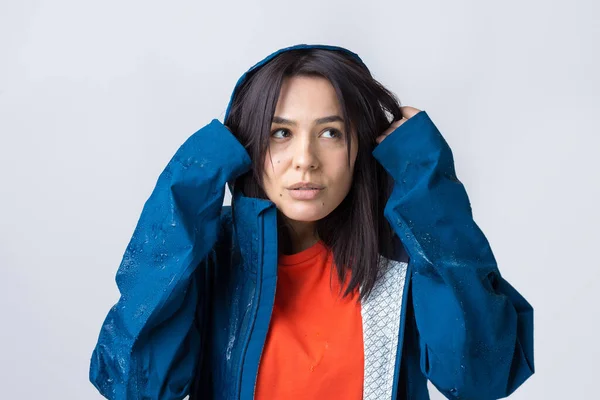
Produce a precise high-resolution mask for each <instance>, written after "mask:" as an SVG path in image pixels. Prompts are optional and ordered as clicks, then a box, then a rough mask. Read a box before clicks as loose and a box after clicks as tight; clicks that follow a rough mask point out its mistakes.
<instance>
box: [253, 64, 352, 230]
mask: <svg viewBox="0 0 600 400" xmlns="http://www.w3.org/2000/svg"><path fill="white" fill-rule="evenodd" d="M348 134H349V133H348V132H346V131H345V130H344V121H343V120H342V110H341V107H340V104H339V102H338V99H337V96H336V93H335V90H334V88H333V86H332V85H331V83H330V82H329V81H328V80H327V79H325V78H322V77H313V76H310V77H309V76H295V77H291V78H286V79H285V80H284V81H283V84H282V86H281V92H280V95H279V100H278V102H277V106H276V109H275V115H274V117H273V121H272V124H271V137H270V144H269V151H268V152H267V155H266V157H265V164H264V176H263V178H264V179H263V181H264V189H265V192H266V194H267V196H268V197H269V199H270V200H271V201H273V202H274V203H275V204H276V206H277V208H278V209H279V210H280V211H281V212H282V213H283V214H284V216H285V217H287V218H288V219H290V220H292V221H304V222H311V221H317V220H319V219H321V218H323V217H325V216H327V215H328V214H329V213H330V212H332V211H333V210H334V209H335V208H336V207H337V206H338V205H339V204H340V203H341V202H342V200H343V199H344V197H346V194H348V191H349V190H350V186H351V184H352V174H353V171H354V163H355V161H356V155H357V152H358V146H357V138H356V135H355V134H353V135H352V138H351V151H350V155H351V157H350V163H348V150H347V147H346V146H347V144H346V140H345V137H346V135H348ZM269 156H270V157H269ZM296 184H308V188H300V189H294V188H293V186H294V185H296Z"/></svg>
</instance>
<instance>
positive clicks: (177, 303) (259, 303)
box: [90, 45, 534, 399]
mask: <svg viewBox="0 0 600 400" xmlns="http://www.w3.org/2000/svg"><path fill="white" fill-rule="evenodd" d="M306 47H324V48H330V49H338V50H340V51H347V52H348V50H346V49H341V48H335V47H333V46H318V45H314V46H312V45H299V46H292V47H288V48H286V49H282V50H279V51H277V52H275V53H273V54H272V55H270V56H269V57H267V58H265V60H263V61H261V62H259V63H258V64H256V65H255V66H253V67H252V68H251V70H254V69H256V68H258V67H260V65H262V64H264V62H266V60H269V59H271V58H273V57H274V56H275V55H276V54H279V53H280V52H282V51H287V50H289V49H294V48H306ZM349 53H351V52H349ZM351 54H354V53H351ZM356 57H358V56H356ZM246 76H247V74H245V75H244V76H242V78H240V81H238V83H237V84H236V88H238V87H239V85H240V84H241V83H242V82H243V80H244V79H245V77H246ZM234 95H235V90H234V93H233V94H232V98H233V96H234ZM230 104H231V103H230ZM228 110H229V106H228ZM373 156H374V157H375V158H376V159H377V160H378V161H379V162H380V163H381V164H382V165H383V167H384V168H385V169H386V170H387V171H388V173H390V175H391V176H392V177H393V178H394V181H395V186H394V191H393V193H392V195H391V196H390V198H389V200H388V202H387V204H386V208H385V216H386V218H387V219H388V221H389V223H390V224H391V225H392V227H393V228H394V230H395V232H396V234H397V235H398V238H399V240H398V241H397V251H396V254H398V255H401V254H404V256H405V257H406V255H408V257H407V259H409V268H408V276H407V282H406V285H410V291H408V293H410V294H409V295H408V296H407V301H404V302H403V303H402V304H403V307H402V310H401V312H402V315H403V316H405V318H406V323H402V325H401V327H400V330H401V331H402V332H406V335H405V340H404V341H403V342H401V343H400V344H399V346H402V348H401V349H399V351H398V352H397V354H398V356H397V359H396V365H395V367H396V368H395V371H396V372H395V373H396V380H395V383H394V391H393V393H394V396H395V397H396V398H401V399H405V398H410V399H427V398H428V394H427V388H426V379H430V380H431V381H432V382H433V383H434V385H435V386H436V387H437V388H438V389H439V390H440V391H441V392H442V393H443V394H444V395H445V396H446V397H448V398H456V399H458V398H477V399H495V398H500V397H504V396H507V395H509V394H510V393H512V392H513V391H514V390H515V389H516V388H517V387H518V386H520V385H521V384H522V383H523V382H524V381H525V380H526V379H527V378H528V377H529V376H530V375H531V374H532V373H533V371H534V367H533V365H534V364H533V309H532V308H531V306H530V305H529V304H528V303H527V301H526V300H525V299H524V298H523V297H522V296H521V295H520V294H519V293H518V292H517V291H516V290H515V289H514V288H512V287H511V286H510V285H509V284H508V282H506V281H505V280H504V279H503V278H502V277H501V275H500V273H499V271H498V269H497V265H496V261H495V259H494V256H493V254H492V251H491V248H490V246H489V244H488V242H487V240H486V238H485V236H484V235H483V233H482V232H481V230H480V229H479V228H478V226H477V225H476V223H475V222H474V221H473V218H472V213H471V208H470V203H469V200H468V197H467V194H466V191H465V189H464V186H463V185H462V183H461V182H460V181H459V180H458V179H457V177H456V175H455V171H454V165H453V159H452V153H451V150H450V148H449V147H448V145H447V143H446V142H445V140H444V139H443V138H442V136H441V134H440V133H439V131H438V130H437V128H436V127H435V125H434V124H433V122H432V121H431V119H430V118H429V116H428V115H427V113H426V112H425V111H421V112H420V113H418V114H417V115H415V116H413V117H412V118H411V119H409V120H408V121H407V122H405V123H404V124H403V125H402V126H400V127H399V128H398V129H396V130H395V131H394V132H392V133H391V134H390V135H389V136H388V137H387V138H386V139H385V140H384V141H383V142H382V143H381V144H379V145H378V146H377V147H376V148H375V149H374V151H373ZM250 165H251V163H250V158H249V156H248V154H247V152H246V150H245V149H244V148H243V146H241V144H240V143H239V142H238V141H237V140H236V138H235V137H234V136H233V135H232V134H231V132H229V131H228V129H227V128H226V127H224V126H223V125H222V124H221V123H220V122H219V121H217V120H213V121H212V122H211V123H210V124H208V125H206V126H205V127H203V128H202V129H200V130H198V131H197V132H196V133H194V134H193V135H192V136H191V137H190V138H188V140H187V141H186V142H185V143H184V144H183V145H182V146H181V147H180V148H179V149H178V150H177V152H176V154H175V155H174V156H173V158H172V159H171V160H170V161H169V163H168V165H167V166H166V168H165V169H164V171H163V172H162V173H161V175H160V176H159V178H158V181H157V184H156V186H155V188H154V190H153V192H152V194H151V196H150V198H149V199H148V200H147V202H146V203H145V205H144V208H143V210H142V213H141V216H140V218H139V221H138V223H137V226H136V228H135V231H134V233H133V235H132V238H131V240H130V242H129V245H128V246H127V249H126V251H125V254H124V256H123V260H122V262H121V265H120V266H119V270H118V272H117V285H118V287H119V291H120V293H121V297H120V299H119V301H118V302H117V304H116V305H115V306H114V307H113V308H112V309H111V310H110V311H109V313H108V315H107V317H106V319H105V321H104V323H103V325H102V328H101V331H100V335H99V338H98V343H97V345H96V347H95V349H94V351H93V354H92V359H91V365H90V380H91V382H92V383H93V384H94V385H95V386H96V387H97V389H98V390H99V391H100V393H102V394H103V395H104V396H105V397H107V398H111V399H181V398H183V397H185V396H186V395H187V394H190V398H192V399H193V398H198V399H200V398H218V399H251V398H252V395H253V390H254V384H255V379H256V373H257V369H258V364H259V359H260V353H261V351H262V346H263V344H264V340H265V337H266V333H267V330H268V325H269V320H270V312H271V309H272V304H273V300H274V295H275V284H276V272H277V271H276V268H277V234H276V229H277V228H276V209H275V207H274V204H273V203H272V202H270V201H268V200H261V199H253V198H247V197H244V196H243V195H242V194H241V193H239V191H237V190H234V194H233V204H234V207H233V210H232V208H231V207H223V206H222V203H223V197H224V185H225V184H226V183H228V182H229V183H230V182H233V181H234V180H235V178H236V177H238V176H239V175H241V174H242V173H244V172H246V171H247V170H248V169H249V168H250ZM403 321H404V318H403ZM402 343H403V344H402ZM400 366H402V368H400Z"/></svg>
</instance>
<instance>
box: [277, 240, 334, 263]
mask: <svg viewBox="0 0 600 400" xmlns="http://www.w3.org/2000/svg"><path fill="white" fill-rule="evenodd" d="M325 251H327V247H325V243H323V242H322V241H321V240H317V242H316V243H315V244H313V245H312V246H310V247H309V248H307V249H304V250H302V251H300V252H298V253H294V254H283V253H279V260H278V263H279V264H280V265H287V266H290V265H296V264H300V263H303V262H305V261H308V260H310V259H311V258H314V257H316V256H317V255H319V254H320V253H322V252H325Z"/></svg>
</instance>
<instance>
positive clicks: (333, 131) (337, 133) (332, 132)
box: [323, 129, 342, 139]
mask: <svg viewBox="0 0 600 400" xmlns="http://www.w3.org/2000/svg"><path fill="white" fill-rule="evenodd" d="M328 132H329V134H330V137H332V138H334V139H339V138H341V137H342V132H340V131H338V130H337V129H327V130H326V131H324V132H323V135H327V133H328Z"/></svg>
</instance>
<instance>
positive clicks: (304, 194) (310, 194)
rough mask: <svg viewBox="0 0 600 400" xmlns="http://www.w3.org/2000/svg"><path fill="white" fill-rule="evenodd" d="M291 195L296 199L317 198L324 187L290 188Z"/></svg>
mask: <svg viewBox="0 0 600 400" xmlns="http://www.w3.org/2000/svg"><path fill="white" fill-rule="evenodd" d="M288 191H289V193H290V197H292V198H293V199H295V200H312V199H314V198H316V197H317V196H318V195H319V194H321V192H322V191H323V189H318V188H310V187H303V188H298V189H288Z"/></svg>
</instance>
